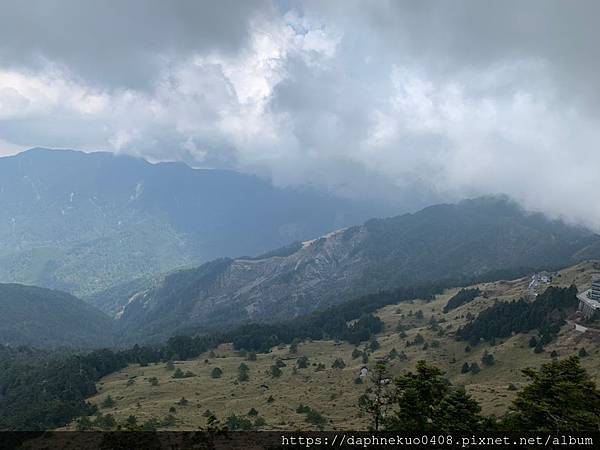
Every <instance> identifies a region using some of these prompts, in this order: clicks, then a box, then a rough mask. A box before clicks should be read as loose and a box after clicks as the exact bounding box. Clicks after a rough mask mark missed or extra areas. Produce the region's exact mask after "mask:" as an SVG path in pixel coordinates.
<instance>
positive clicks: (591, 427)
mask: <svg viewBox="0 0 600 450" xmlns="http://www.w3.org/2000/svg"><path fill="white" fill-rule="evenodd" d="M523 373H524V374H525V375H526V376H527V377H528V378H529V379H530V380H531V383H530V384H529V385H527V386H526V387H525V388H523V389H522V390H521V391H520V392H519V394H518V395H517V398H516V399H515V401H514V402H513V405H512V406H511V410H512V414H510V415H508V416H507V418H506V419H505V423H504V426H505V427H506V428H507V429H510V430H527V431H531V432H576V431H598V424H599V423H600V391H599V390H598V389H597V388H596V384H595V383H594V382H593V381H592V380H591V378H590V376H589V374H588V373H587V372H586V371H585V369H583V368H582V367H581V364H580V362H579V358H578V357H576V356H572V357H570V358H567V359H564V360H560V361H552V362H550V363H547V364H544V365H543V366H542V367H541V368H540V369H539V370H534V369H526V370H524V371H523Z"/></svg>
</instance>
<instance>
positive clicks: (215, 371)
mask: <svg viewBox="0 0 600 450" xmlns="http://www.w3.org/2000/svg"><path fill="white" fill-rule="evenodd" d="M222 375H223V371H222V370H221V368H219V367H215V368H214V369H213V370H212V371H211V372H210V376H211V378H221V376H222Z"/></svg>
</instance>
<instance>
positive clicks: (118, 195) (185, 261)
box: [0, 149, 378, 297]
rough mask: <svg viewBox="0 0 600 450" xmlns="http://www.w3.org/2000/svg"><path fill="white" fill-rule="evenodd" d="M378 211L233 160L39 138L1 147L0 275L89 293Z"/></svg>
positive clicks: (262, 247) (249, 251)
mask: <svg viewBox="0 0 600 450" xmlns="http://www.w3.org/2000/svg"><path fill="white" fill-rule="evenodd" d="M377 214H378V212H377V208H375V207H373V206H371V205H368V204H366V203H362V204H361V203H357V202H352V201H348V200H343V199H339V198H335V197H330V196H326V195H321V194H318V193H316V192H312V191H310V190H292V189H282V188H276V187H273V186H272V185H271V184H270V183H268V182H265V181H263V180H260V179H258V178H257V177H254V176H250V175H244V174H240V173H236V172H232V171H225V170H208V169H192V168H190V167H189V166H187V165H185V164H183V163H158V164H151V163H149V162H147V161H145V160H142V159H139V158H134V157H130V156H119V155H114V154H112V153H103V152H96V153H83V152H78V151H71V150H47V149H32V150H28V151H25V152H23V153H20V154H17V155H15V156H10V157H3V158H0V282H17V283H26V284H34V285H39V286H44V287H49V288H53V289H61V290H64V291H68V292H71V293H73V294H75V295H78V296H83V297H90V296H93V295H94V294H96V293H98V292H101V291H104V290H106V289H109V288H111V287H113V286H117V285H120V284H121V283H127V282H130V281H131V280H134V279H138V278H141V279H144V278H145V277H148V276H152V275H154V274H156V273H164V272H168V271H170V270H172V269H174V268H177V267H185V266H193V265H197V264H200V263H202V262H205V261H209V260H212V259H214V258H218V257H223V256H238V255H243V254H248V255H253V254H258V253H261V252H264V251H267V250H269V249H272V248H275V247H279V246H282V245H285V244H287V243H289V242H291V241H294V240H302V239H306V238H308V237H312V236H315V235H319V234H323V233H326V232H327V231H330V230H331V229H335V228H337V227H341V226H346V225H349V224H354V223H357V222H360V221H362V220H364V219H366V218H368V217H372V216H373V215H377Z"/></svg>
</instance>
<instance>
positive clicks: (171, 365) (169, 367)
mask: <svg viewBox="0 0 600 450" xmlns="http://www.w3.org/2000/svg"><path fill="white" fill-rule="evenodd" d="M165 369H167V370H169V371H171V370H175V364H174V363H173V361H172V360H168V361H167V363H166V364H165Z"/></svg>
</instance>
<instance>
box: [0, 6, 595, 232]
mask: <svg viewBox="0 0 600 450" xmlns="http://www.w3.org/2000/svg"><path fill="white" fill-rule="evenodd" d="M24 4H25V5H26V6H23V5H24ZM109 5H112V6H110V7H109ZM24 8H27V9H28V10H29V11H30V13H28V14H25V12H24V11H25V10H24ZM598 8H599V6H598V4H597V3H596V2H578V3H577V4H566V3H564V2H554V1H543V2H536V1H534V2H502V3H494V4H490V3H482V2H478V1H462V2H452V3H449V2H442V1H423V2H395V1H384V0H382V1H378V2H359V1H353V0H348V1H347V2H311V1H305V2H294V1H288V2H275V3H264V2H241V3H240V2H235V3H232V4H227V3H223V2H183V1H181V2H175V3H173V2H169V3H166V2H158V1H156V2H146V1H144V2H137V1H131V2H123V3H122V4H121V3H119V4H118V7H117V6H115V5H114V4H112V3H109V2H74V3H72V4H70V3H69V2H60V3H52V2H39V3H38V2H33V3H32V2H29V3H28V2H18V3H17V2H14V3H10V4H9V6H7V8H6V9H7V11H8V13H7V14H3V16H2V18H0V151H2V148H6V149H10V151H14V149H15V148H26V147H30V146H35V145H42V146H53V147H76V148H82V149H110V150H113V151H116V152H127V153H131V154H137V155H141V156H144V157H146V158H148V159H151V160H183V161H186V162H188V163H190V164H194V165H201V166H205V167H229V168H234V169H237V170H242V171H247V172H252V173H256V174H259V175H262V176H265V177H268V178H270V179H272V180H273V181H274V182H275V183H276V184H280V185H294V186H302V185H313V186H317V187H318V188H321V189H324V190H328V191H333V192H336V193H338V194H341V195H345V196H352V197H357V196H358V197H366V198H374V199H380V200H381V199H384V200H386V201H388V202H390V204H392V205H396V206H397V207H399V206H400V205H402V206H404V207H407V206H409V207H416V206H421V205H424V204H427V203H430V202H434V201H440V200H456V199H459V198H462V197H465V196H476V195H482V194H489V193H506V194H508V195H510V196H512V197H513V198H515V199H517V200H518V201H520V202H521V203H522V204H523V205H524V206H526V207H527V208H530V209H534V210H539V211H544V212H546V213H548V214H550V215H552V216H555V217H562V218H564V219H566V220H569V221H572V222H577V223H583V224H586V225H588V226H590V227H593V228H595V229H597V230H600V210H599V209H597V208H596V209H594V208H593V205H594V201H595V198H594V196H595V193H597V192H599V191H600V178H599V177H598V176H597V168H598V167H600V152H599V151H598V149H597V142H599V138H600V136H599V134H600V131H597V130H600V126H599V125H600V124H599V123H598V121H599V120H600V118H599V115H598V108H597V105H598V104H599V103H598V100H600V98H598V95H599V92H598V89H597V81H596V80H597V79H598V78H599V76H600V62H599V61H600V58H599V56H600V55H599V54H598V53H599V52H600V50H598V47H597V46H596V45H595V42H598V40H599V38H600V36H598V35H599V34H600V31H599V30H598V27H596V26H595V24H594V23H593V20H594V17H597V14H596V12H597V11H596V10H597V9H598ZM6 151H8V150H6Z"/></svg>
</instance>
